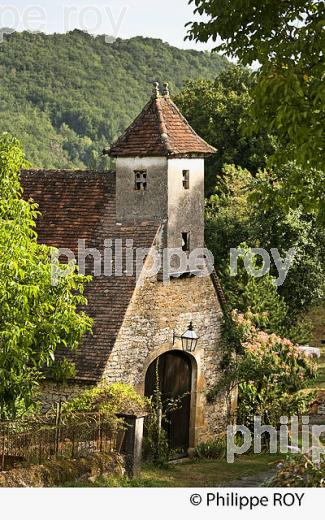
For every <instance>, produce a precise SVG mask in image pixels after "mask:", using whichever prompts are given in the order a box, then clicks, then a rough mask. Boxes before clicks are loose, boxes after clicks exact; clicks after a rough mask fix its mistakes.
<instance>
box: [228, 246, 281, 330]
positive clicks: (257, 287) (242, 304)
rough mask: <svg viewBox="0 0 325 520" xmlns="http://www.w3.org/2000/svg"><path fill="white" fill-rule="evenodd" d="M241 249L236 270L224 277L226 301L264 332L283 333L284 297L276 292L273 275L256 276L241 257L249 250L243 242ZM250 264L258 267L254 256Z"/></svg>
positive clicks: (249, 251) (248, 253)
mask: <svg viewBox="0 0 325 520" xmlns="http://www.w3.org/2000/svg"><path fill="white" fill-rule="evenodd" d="M239 247H240V248H241V249H242V251H243V253H242V254H240V256H239V257H238V263H237V267H238V272H237V274H236V275H235V273H232V272H231V270H230V275H229V277H228V278H227V279H226V280H225V288H226V292H227V296H228V299H229V303H230V305H231V306H232V308H233V309H237V310H239V311H240V312H242V313H245V314H246V315H247V316H249V319H250V320H251V322H252V323H253V324H254V325H255V326H256V327H258V328H259V329H261V330H265V331H266V332H270V333H272V332H274V333H279V334H281V333H283V328H284V325H285V322H286V317H287V311H288V309H287V306H286V304H285V301H284V299H283V298H282V297H281V296H280V295H279V294H278V291H277V287H276V286H275V284H274V278H273V277H272V276H270V275H269V274H265V275H264V276H262V277H260V278H256V277H255V276H252V274H250V273H249V272H248V271H247V269H246V267H245V266H244V263H243V261H244V258H245V257H246V256H247V255H248V256H249V255H250V254H251V250H250V249H249V248H248V247H247V245H246V244H240V246H239ZM251 266H252V268H253V269H258V268H259V267H260V266H259V265H258V262H257V259H256V257H254V256H252V257H251Z"/></svg>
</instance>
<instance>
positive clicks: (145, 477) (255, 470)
mask: <svg viewBox="0 0 325 520" xmlns="http://www.w3.org/2000/svg"><path fill="white" fill-rule="evenodd" d="M281 458H283V456H282V457H281V455H270V454H261V455H250V454H249V455H243V456H241V457H240V458H238V459H237V460H236V461H235V462H234V463H233V464H228V463H227V462H225V461H214V460H191V461H186V462H183V463H179V464H170V465H169V466H168V467H167V468H164V469H161V468H156V467H154V466H152V465H144V466H143V468H142V471H141V473H140V475H139V477H138V478H135V479H133V480H130V479H128V478H104V477H100V478H98V479H96V480H95V481H94V482H88V481H83V482H74V483H69V484H66V485H65V486H64V487H144V488H145V487H162V488H164V487H193V488H197V487H218V486H227V484H230V483H231V482H233V481H234V480H238V479H239V478H242V477H248V476H252V475H257V474H259V473H263V472H265V471H269V470H271V469H273V468H274V467H275V466H276V464H277V463H278V462H280V460H281Z"/></svg>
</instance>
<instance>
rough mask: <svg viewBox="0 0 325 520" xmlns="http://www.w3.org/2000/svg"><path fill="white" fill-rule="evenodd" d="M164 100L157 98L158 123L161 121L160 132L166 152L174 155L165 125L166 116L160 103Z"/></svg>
mask: <svg viewBox="0 0 325 520" xmlns="http://www.w3.org/2000/svg"><path fill="white" fill-rule="evenodd" d="M162 99H164V97H161V96H160V97H157V98H156V106H157V112H158V121H159V131H160V136H161V140H162V142H163V144H164V145H165V146H166V151H167V152H168V153H172V152H173V149H172V147H171V144H170V142H169V136H168V129H167V126H166V123H165V119H164V114H163V111H162V108H161V106H160V101H161V100H162Z"/></svg>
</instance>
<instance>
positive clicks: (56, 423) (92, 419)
mask: <svg viewBox="0 0 325 520" xmlns="http://www.w3.org/2000/svg"><path fill="white" fill-rule="evenodd" d="M124 435H125V431H124V429H123V428H120V429H117V428H112V425H111V424H110V423H109V422H107V421H106V420H105V416H103V415H101V414H100V413H88V414H75V415H74V416H73V418H70V419H69V420H62V417H61V413H60V407H58V412H57V414H56V417H55V418H53V417H52V418H51V419H48V418H46V417H45V418H44V419H37V421H35V420H34V421H31V420H30V421H5V422H1V423H0V471H4V470H7V469H10V468H12V467H13V466H16V465H18V464H21V463H25V462H26V463H36V464H42V463H44V462H46V461H47V460H49V459H51V458H53V457H64V458H73V459H75V458H78V457H84V456H88V455H91V454H93V453H110V452H112V451H117V452H119V451H120V450H121V446H122V443H123V440H124Z"/></svg>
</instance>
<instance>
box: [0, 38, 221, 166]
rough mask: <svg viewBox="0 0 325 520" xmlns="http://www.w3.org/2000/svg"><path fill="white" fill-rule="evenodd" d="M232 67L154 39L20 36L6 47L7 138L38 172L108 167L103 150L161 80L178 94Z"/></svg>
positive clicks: (1, 63) (0, 123) (0, 62)
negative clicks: (188, 82) (13, 139)
mask: <svg viewBox="0 0 325 520" xmlns="http://www.w3.org/2000/svg"><path fill="white" fill-rule="evenodd" d="M226 65H227V60H226V59H225V58H222V57H220V56H217V55H213V56H212V55H211V54H209V53H203V52H196V51H191V50H187V51H185V50H180V49H177V48H175V47H171V46H170V45H168V44H167V43H164V42H162V41H161V40H155V39H151V38H142V37H137V38H132V39H130V40H121V39H117V40H116V41H115V42H114V43H112V44H107V43H106V42H105V39H104V37H103V36H98V37H93V36H91V35H89V34H87V33H83V32H82V31H78V30H76V31H73V32H70V33H67V34H53V35H45V34H31V33H28V32H23V33H13V34H11V35H7V36H5V41H4V43H3V44H2V45H1V49H0V74H1V85H0V98H1V107H0V132H2V131H10V132H11V133H12V134H14V135H16V136H17V137H18V138H20V139H21V141H22V143H23V145H24V147H25V149H26V154H27V157H28V159H29V160H30V161H31V162H32V163H33V165H34V166H35V167H39V168H41V167H43V168H84V167H89V168H93V167H95V166H96V167H97V168H99V169H100V168H108V167H109V166H110V163H109V160H108V159H107V157H102V156H101V154H102V150H103V149H104V148H105V147H106V146H107V145H108V144H110V143H112V142H113V141H114V140H115V139H116V138H117V137H118V136H119V135H120V134H121V133H122V132H123V131H124V130H125V128H126V127H127V126H128V125H129V124H130V123H131V121H132V120H133V119H134V118H135V117H136V116H137V114H138V113H139V112H140V110H141V109H142V108H143V106H144V104H145V103H146V102H147V101H148V98H149V95H150V93H151V88H152V87H151V83H152V82H153V81H156V80H159V81H161V83H162V82H164V81H169V82H170V84H171V90H172V93H175V92H177V91H178V90H179V89H180V88H181V87H182V86H183V84H184V82H185V81H186V80H189V79H198V78H200V77H204V78H207V79H213V78H215V76H216V75H217V74H218V73H219V72H220V71H221V70H223V69H224V68H225V67H226Z"/></svg>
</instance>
